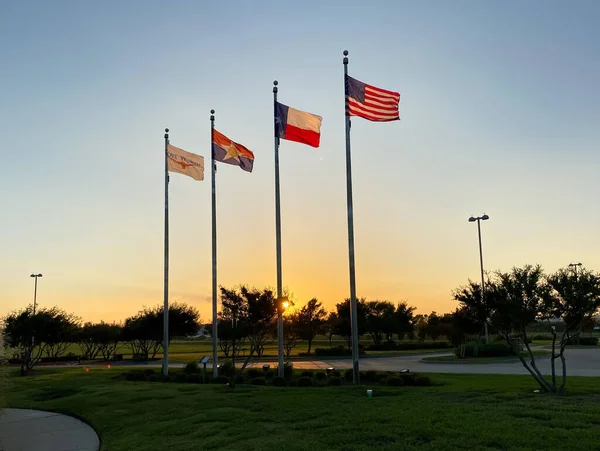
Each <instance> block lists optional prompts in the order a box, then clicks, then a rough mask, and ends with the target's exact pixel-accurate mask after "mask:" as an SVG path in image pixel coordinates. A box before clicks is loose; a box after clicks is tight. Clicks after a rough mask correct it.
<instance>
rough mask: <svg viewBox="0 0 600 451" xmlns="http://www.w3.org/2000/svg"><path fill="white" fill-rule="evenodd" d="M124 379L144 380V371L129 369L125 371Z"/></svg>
mask: <svg viewBox="0 0 600 451" xmlns="http://www.w3.org/2000/svg"><path fill="white" fill-rule="evenodd" d="M125 380H128V381H136V382H137V381H145V380H146V375H145V374H144V373H142V372H141V371H129V372H128V373H125Z"/></svg>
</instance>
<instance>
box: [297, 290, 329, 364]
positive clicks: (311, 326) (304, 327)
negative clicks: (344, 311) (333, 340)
mask: <svg viewBox="0 0 600 451" xmlns="http://www.w3.org/2000/svg"><path fill="white" fill-rule="evenodd" d="M326 315H327V312H326V311H325V309H324V308H323V305H322V304H321V303H320V302H319V301H318V300H317V299H316V298H313V299H311V300H310V301H308V302H307V303H306V305H305V306H304V307H302V308H301V309H300V311H299V312H298V313H297V314H296V315H295V317H294V320H295V321H294V324H295V327H296V333H297V335H298V338H300V339H301V340H306V341H307V342H308V353H309V354H310V350H311V347H312V342H313V340H314V338H315V336H316V335H317V334H318V333H319V332H320V331H321V329H322V327H323V324H324V323H325V318H326Z"/></svg>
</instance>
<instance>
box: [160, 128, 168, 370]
mask: <svg viewBox="0 0 600 451" xmlns="http://www.w3.org/2000/svg"><path fill="white" fill-rule="evenodd" d="M168 154H169V129H168V128H165V293H164V294H165V299H164V306H163V362H162V372H163V374H164V375H165V376H167V375H168V374H169V155H168Z"/></svg>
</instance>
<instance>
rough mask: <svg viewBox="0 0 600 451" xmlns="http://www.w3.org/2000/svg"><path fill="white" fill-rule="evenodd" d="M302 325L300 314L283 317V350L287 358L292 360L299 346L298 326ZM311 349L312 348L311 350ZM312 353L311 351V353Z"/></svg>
mask: <svg viewBox="0 0 600 451" xmlns="http://www.w3.org/2000/svg"><path fill="white" fill-rule="evenodd" d="M299 325H300V323H299V319H298V313H296V314H294V315H291V316H288V315H284V317H283V350H284V352H285V357H286V358H288V359H289V358H290V355H291V354H292V351H293V349H294V348H295V347H296V345H297V344H298V337H299V334H298V330H299V329H298V326H299ZM309 349H310V348H309ZM309 352H310V351H309Z"/></svg>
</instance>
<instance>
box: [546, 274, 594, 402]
mask: <svg viewBox="0 0 600 451" xmlns="http://www.w3.org/2000/svg"><path fill="white" fill-rule="evenodd" d="M547 281H548V285H549V288H550V293H549V296H548V297H547V302H546V306H545V307H546V308H545V313H546V315H547V316H549V317H554V318H562V320H563V321H564V323H565V329H564V331H563V332H562V335H561V337H560V340H559V342H558V351H557V350H556V345H557V338H558V336H557V333H556V330H555V329H554V328H553V327H551V328H550V331H551V333H552V357H551V362H552V386H551V388H552V389H553V390H557V388H556V370H555V361H556V360H557V359H560V361H561V365H562V383H561V385H560V387H558V391H563V390H564V389H565V385H566V383H567V363H566V359H565V356H564V353H565V348H566V346H567V343H568V342H569V340H571V339H574V338H576V337H579V335H580V334H581V332H582V331H583V330H584V329H585V328H589V327H590V324H591V328H592V329H593V321H594V319H593V316H594V315H595V314H596V313H597V312H598V309H600V275H598V274H594V273H592V272H591V271H589V270H587V269H585V268H582V269H581V270H580V271H579V274H577V273H574V272H572V271H570V270H568V269H566V268H563V269H560V270H558V271H557V272H556V273H554V274H552V275H550V276H548V278H547Z"/></svg>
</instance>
